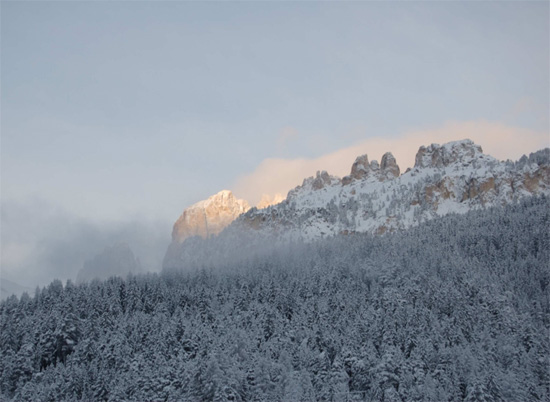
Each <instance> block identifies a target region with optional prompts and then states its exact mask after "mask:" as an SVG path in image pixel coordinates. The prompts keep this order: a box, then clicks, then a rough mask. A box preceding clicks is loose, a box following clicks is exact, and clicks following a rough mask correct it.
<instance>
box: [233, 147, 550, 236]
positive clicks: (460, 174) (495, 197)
mask: <svg viewBox="0 0 550 402" xmlns="http://www.w3.org/2000/svg"><path fill="white" fill-rule="evenodd" d="M537 194H546V195H550V149H548V148H546V149H544V150H541V151H538V152H535V153H533V154H531V155H530V156H529V157H526V156H524V157H522V158H521V159H520V160H519V161H518V162H515V163H514V162H511V161H506V162H501V161H498V160H497V159H495V158H493V157H492V156H489V155H486V154H484V153H483V151H482V149H481V147H480V146H479V145H476V144H474V143H473V142H472V141H470V140H462V141H455V142H450V143H447V144H444V145H438V144H432V145H430V146H428V147H425V146H423V147H420V149H419V150H418V152H417V154H416V159H415V165H414V168H413V169H410V170H407V171H406V172H405V173H403V174H401V175H400V169H399V166H398V165H397V163H396V160H395V158H394V157H393V155H392V154H391V153H389V152H388V153H386V154H384V155H383V156H382V159H381V163H378V162H377V161H375V160H373V161H371V162H370V163H369V160H368V157H367V155H362V156H359V157H358V158H357V159H356V160H355V162H354V163H353V165H352V168H351V172H350V174H349V175H348V176H346V177H344V178H342V179H340V178H338V177H335V176H331V175H329V174H328V173H327V172H324V171H323V172H317V175H316V176H315V177H310V178H307V179H305V180H304V182H303V183H302V185H301V186H298V187H296V188H295V189H293V190H291V191H290V192H289V193H288V196H287V198H286V200H285V201H283V202H282V203H280V204H277V205H274V206H271V207H268V208H265V209H257V208H252V209H250V210H249V211H248V212H247V213H245V214H243V215H241V216H240V217H239V218H238V219H237V220H236V221H235V225H236V226H239V227H240V228H242V229H245V230H250V229H252V230H256V231H263V232H267V233H271V234H283V233H284V234H285V235H287V236H288V235H290V236H293V237H301V238H304V239H306V240H307V239H310V240H311V239H314V238H317V237H322V236H328V235H335V234H339V233H342V234H350V233H354V232H368V233H378V234H381V233H385V232H388V231H395V230H399V229H405V228H408V227H411V226H413V225H417V224H418V223H420V222H422V221H426V220H430V219H433V218H436V217H438V216H443V215H447V214H449V213H465V212H467V211H470V210H473V209H480V208H485V207H489V206H498V205H505V204H509V203H511V202H514V201H517V200H519V199H521V198H523V197H526V196H530V195H537Z"/></svg>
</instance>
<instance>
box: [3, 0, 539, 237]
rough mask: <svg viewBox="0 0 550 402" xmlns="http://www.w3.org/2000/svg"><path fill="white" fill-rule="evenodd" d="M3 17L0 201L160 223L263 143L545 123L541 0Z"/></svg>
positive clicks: (265, 151)
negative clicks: (450, 125)
mask: <svg viewBox="0 0 550 402" xmlns="http://www.w3.org/2000/svg"><path fill="white" fill-rule="evenodd" d="M1 24H2V25H1V85H2V87H1V102H2V103H1V112H2V121H1V168H2V172H1V186H2V188H1V190H2V192H1V198H2V202H3V203H4V205H6V203H11V205H17V204H19V205H28V204H29V203H31V204H32V205H35V202H37V200H38V202H41V201H43V202H45V203H47V204H48V205H50V206H54V207H55V208H61V209H62V210H64V211H65V212H66V213H67V214H69V215H74V216H77V217H79V218H84V219H89V220H92V221H94V222H97V221H102V222H104V221H107V222H108V221H112V220H116V221H130V220H141V219H151V220H156V219H160V220H162V221H163V222H168V224H167V225H168V227H167V231H168V234H169V232H170V226H169V225H170V224H171V222H173V221H174V220H175V219H176V218H177V217H178V215H179V214H180V213H181V211H182V210H183V208H184V207H185V206H187V205H189V204H191V203H193V202H196V201H198V200H200V199H203V198H206V197H207V196H209V195H211V194H213V193H215V192H217V191H219V190H221V189H223V188H231V187H232V185H234V183H236V181H237V180H238V179H239V178H240V177H241V176H243V175H246V174H248V173H250V172H252V171H253V170H254V169H255V168H256V167H257V166H258V165H259V164H260V163H261V162H262V161H263V160H265V159H266V158H270V157H285V158H298V157H305V158H316V157H319V156H320V155H323V154H326V153H329V152H332V151H334V150H337V149H340V148H343V147H347V146H351V145H353V144H356V143H358V142H359V141H362V140H364V139H366V138H369V137H371V136H384V137H390V138H391V137H394V136H395V137H398V136H399V135H400V134H402V133H403V132H405V131H407V130H421V129H424V128H432V127H439V126H441V125H443V124H445V123H446V122H448V121H458V122H460V121H478V120H487V121H490V122H497V123H500V124H503V125H507V126H514V127H521V128H527V129H531V130H537V131H548V130H549V128H548V126H549V119H548V109H549V76H548V74H549V73H548V71H549V3H548V2H479V3H477V2H424V1H422V2H389V3H387V2H344V3H342V2H227V3H221V2H209V3H201V2H2V3H1ZM288 132H292V133H296V134H295V135H292V136H289V137H288V138H287V141H286V142H285V141H282V140H281V138H282V137H284V134H283V133H288ZM466 136H467V133H465V137H466ZM518 140H521V139H518ZM411 152H413V153H414V152H415V150H411ZM351 162H352V161H350V165H351ZM296 184H298V183H296ZM29 200H31V201H29ZM33 200H34V201H33ZM8 212H9V211H7V210H6V208H3V212H2V216H3V218H2V219H4V216H5V215H6V214H8ZM35 213H36V211H35ZM3 236H8V238H9V236H10V234H9V233H6V230H5V229H3Z"/></svg>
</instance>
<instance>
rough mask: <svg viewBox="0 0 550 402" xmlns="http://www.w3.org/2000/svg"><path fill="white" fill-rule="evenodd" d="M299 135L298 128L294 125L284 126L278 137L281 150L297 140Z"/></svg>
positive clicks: (278, 146)
mask: <svg viewBox="0 0 550 402" xmlns="http://www.w3.org/2000/svg"><path fill="white" fill-rule="evenodd" d="M298 135H299V133H298V130H296V129H295V128H294V127H284V128H283V129H282V130H281V132H280V133H279V136H278V137H277V148H278V149H279V151H282V150H284V149H285V148H286V147H287V146H288V145H289V144H290V143H291V142H292V141H295V140H296V139H297V138H298Z"/></svg>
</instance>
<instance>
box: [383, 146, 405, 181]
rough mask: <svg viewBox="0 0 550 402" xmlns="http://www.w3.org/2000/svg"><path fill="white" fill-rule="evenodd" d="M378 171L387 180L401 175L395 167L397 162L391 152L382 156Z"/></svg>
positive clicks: (397, 167)
mask: <svg viewBox="0 0 550 402" xmlns="http://www.w3.org/2000/svg"><path fill="white" fill-rule="evenodd" d="M380 169H381V170H382V172H383V173H384V175H385V176H386V177H387V178H394V177H398V176H399V174H400V173H401V171H400V169H399V166H398V165H397V161H396V160H395V157H394V156H393V154H392V153H391V152H386V153H385V154H384V155H382V162H381V164H380Z"/></svg>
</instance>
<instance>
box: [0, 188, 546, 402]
mask: <svg viewBox="0 0 550 402" xmlns="http://www.w3.org/2000/svg"><path fill="white" fill-rule="evenodd" d="M549 224H550V201H549V200H548V199H546V198H544V197H542V198H532V199H528V200H526V201H524V202H522V203H520V204H517V205H512V206H507V207H505V208H493V209H487V210H484V211H476V212H471V213H468V214H466V215H460V216H459V215H450V216H447V217H444V218H441V219H437V220H434V221H430V222H427V223H424V224H422V225H420V226H418V227H416V228H413V229H410V230H408V231H406V232H402V233H395V234H388V235H384V236H370V235H350V236H339V237H335V238H331V239H325V240H321V241H318V242H315V243H312V244H302V243H294V244H292V245H288V244H287V245H285V246H284V247H283V246H280V247H279V248H277V247H273V248H272V249H270V250H269V251H266V252H264V253H256V254H254V255H252V256H251V255H249V254H247V253H246V252H243V255H242V258H241V260H240V261H237V260H236V259H234V258H232V259H230V260H229V261H228V262H227V263H226V264H225V265H224V264H220V266H219V267H216V268H217V269H210V268H208V269H199V267H192V268H190V271H189V272H175V271H171V272H165V273H163V274H161V275H143V276H130V277H128V278H127V279H126V280H123V279H120V278H111V279H109V280H107V281H104V282H99V281H94V282H91V283H88V284H82V285H78V286H75V285H74V284H72V283H71V282H68V283H67V284H66V285H65V286H63V284H62V283H61V282H59V281H54V282H52V283H51V284H50V285H49V286H48V287H46V288H44V289H42V290H41V291H38V292H37V293H36V295H34V297H29V296H26V295H24V296H23V297H21V298H20V299H17V298H15V297H11V298H9V299H8V300H6V301H4V302H2V303H1V304H0V353H1V366H0V387H1V395H0V396H1V399H2V400H4V399H5V400H10V399H11V400H33V401H36V400H39V401H49V400H51V401H59V400H113V401H119V400H136V401H145V400H147V401H157V400H168V401H172V400H191V401H195V400H196V401H199V400H201V401H202V400H206V401H221V400H233V401H244V400H253V401H264V400H269V401H271V400H285V401H300V400H305V401H309V400H334V401H346V400H354V401H355V400H367V401H371V400H381V401H414V400H418V401H420V400H426V401H451V400H452V401H454V400H467V401H499V400H510V401H520V400H521V401H524V400H549V398H550V375H549V363H550V361H549V359H550V343H549V335H550V333H549V330H550V297H549V285H550V268H549V266H548V263H549V261H550V234H549Z"/></svg>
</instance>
